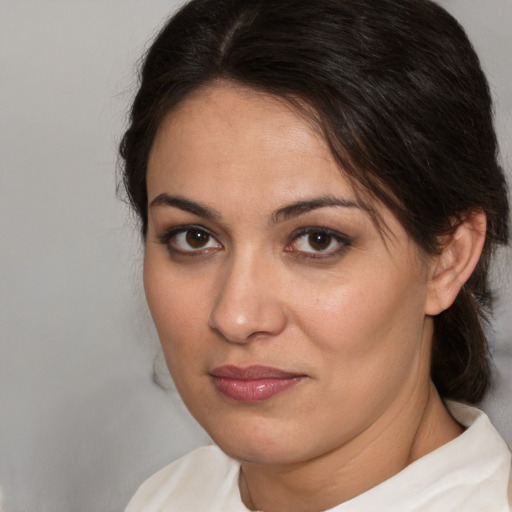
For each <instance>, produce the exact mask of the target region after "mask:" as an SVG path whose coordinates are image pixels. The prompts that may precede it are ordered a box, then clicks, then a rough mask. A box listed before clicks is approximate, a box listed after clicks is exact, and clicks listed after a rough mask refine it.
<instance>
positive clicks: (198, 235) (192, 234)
mask: <svg viewBox="0 0 512 512" xmlns="http://www.w3.org/2000/svg"><path fill="white" fill-rule="evenodd" d="M186 239H187V243H188V245H190V247H193V248H194V249H199V248H201V247H203V246H204V245H206V244H207V243H208V240H209V239H210V235H209V234H208V233H205V232H204V231H199V230H198V229H193V230H190V231H187V235H186Z"/></svg>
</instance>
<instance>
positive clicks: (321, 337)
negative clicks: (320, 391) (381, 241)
mask: <svg viewBox="0 0 512 512" xmlns="http://www.w3.org/2000/svg"><path fill="white" fill-rule="evenodd" d="M425 290H426V287H425V286H424V285H422V284H421V282H419V281H418V280H417V278H416V277H415V276H413V275H412V274H409V275H403V274H402V275H401V274H400V273H399V272H395V271H393V272H391V271H389V272H388V273H387V274H386V273H385V269H380V271H376V272H369V271H368V272H366V273H359V274H358V278H357V279H353V278H352V276H346V279H344V281H343V282H332V283H331V284H330V285H329V287H323V289H322V290H311V293H310V296H312V297H315V299H314V300H301V301H300V302H298V305H297V309H296V314H295V319H296V322H297V323H298V324H299V325H300V329H301V330H302V331H304V332H306V333H307V334H308V338H309V340H311V341H312V342H313V343H314V344H316V345H317V349H318V351H319V352H320V353H321V354H322V357H323V358H324V359H325V361H324V362H326V364H330V361H333V362H334V361H335V363H333V364H335V365H336V366H337V367H339V368H340V369H342V371H341V372H340V373H344V374H345V375H348V374H350V375H352V376H353V377H354V378H356V374H357V379H358V380H361V379H362V380H364V379H365V378H366V377H368V378H371V379H373V380H375V379H378V378H379V376H380V378H381V379H382V380H384V379H387V378H389V375H394V376H396V377H397V378H399V377H400V375H402V376H403V374H404V373H406V372H407V371H408V369H409V365H410V364H411V361H412V360H413V359H414V358H415V356H416V354H418V353H419V351H420V349H421V345H422V340H423V328H424V303H425V297H426V291H425Z"/></svg>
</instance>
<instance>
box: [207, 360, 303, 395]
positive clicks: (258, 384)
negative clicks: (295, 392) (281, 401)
mask: <svg viewBox="0 0 512 512" xmlns="http://www.w3.org/2000/svg"><path fill="white" fill-rule="evenodd" d="M210 375H211V377H212V378H213V383H214V385H215V387H216V389H217V391H219V392H220V393H222V394H223V395H224V396H226V397H227V398H230V399H231V400H234V401H236V402H248V403H253V402H264V401H266V400H269V399H271V398H273V397H274V396H276V395H278V394H280V393H282V392H284V391H286V390H288V389H290V388H292V387H294V386H295V385H297V384H299V382H301V381H303V380H304V379H306V378H307V375H302V374H297V373H291V372H287V371H284V370H280V369H278V368H272V367H269V366H249V367H246V368H239V367H237V366H232V365H226V366H219V367H218V368H215V369H214V370H212V371H211V372H210Z"/></svg>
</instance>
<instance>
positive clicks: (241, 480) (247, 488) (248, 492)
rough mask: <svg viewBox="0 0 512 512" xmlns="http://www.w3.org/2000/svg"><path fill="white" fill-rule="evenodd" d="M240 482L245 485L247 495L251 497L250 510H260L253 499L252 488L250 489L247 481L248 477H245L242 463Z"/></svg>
mask: <svg viewBox="0 0 512 512" xmlns="http://www.w3.org/2000/svg"><path fill="white" fill-rule="evenodd" d="M240 484H241V487H242V486H243V488H244V490H245V491H246V493H247V497H248V498H249V504H248V505H249V509H250V510H258V509H257V508H256V505H255V504H254V500H253V499H252V495H251V490H250V489H249V484H248V483H247V478H246V477H245V473H244V470H243V468H242V465H240Z"/></svg>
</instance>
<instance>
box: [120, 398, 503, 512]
mask: <svg viewBox="0 0 512 512" xmlns="http://www.w3.org/2000/svg"><path fill="white" fill-rule="evenodd" d="M447 405H448V408H449V409H450V412H451V413H452V415H453V416H454V417H455V418H456V419H457V421H459V423H461V424H462V425H464V426H465V427H467V430H466V431H465V432H464V433H463V434H461V435H460V436H459V437H457V438H456V439H454V440H453V441H451V442H449V443H447V444H445V445H444V446H441V447H440V448H438V449H437V450H435V451H433V452H431V453H429V454H428V455H426V456H425V457H422V458H421V459H419V460H417V461H416V462H413V463H412V464H410V465H409V466H407V467H406V468H405V469H404V470H403V471H401V472H400V473H398V474H396V475H395V476H393V477H391V478H389V479H388V480H386V481H385V482H382V483H381V484H379V485H377V486H375V487H373V488H372V489H370V490H368V491H366V492H364V493H363V494H360V495H359V496H356V497H355V498H353V499H351V500H349V501H346V502H345V503H342V504H341V505H338V506H336V507H334V508H332V509H329V512H375V511H379V512H510V511H511V510H512V505H511V503H512V497H511V496H510V493H511V484H512V480H511V454H510V451H509V449H508V447H507V445H506V444H505V442H504V441H503V439H502V438H501V437H500V435H499V434H498V432H496V430H495V429H494V427H493V426H492V425H491V422H490V421H489V418H488V417H487V416H486V414H485V413H484V412H482V411H480V410H479V409H476V408H474V407H469V406H467V405H462V404H459V403H454V402H449V403H448V404H447ZM239 469H240V463H239V462H238V461H236V460H233V459H231V458H229V457H228V456H227V455H225V454H224V453H223V452H222V451H221V450H220V449H219V448H218V447H217V446H205V447H203V448H199V449H197V450H195V451H193V452H191V453H189V454H188V455H185V457H183V458H181V459H179V460H177V461H175V462H173V463H172V464H170V465H168V466H166V467H165V468H163V469H162V470H160V471H159V472H158V473H155V474H154V475H153V476H152V477H150V478H149V479H148V480H147V481H146V482H145V483H144V484H143V485H142V486H141V487H140V488H139V490H138V491H137V493H136V494H135V496H134V497H133V498H132V500H131V502H130V504H129V505H128V508H127V509H126V511H125V512H247V511H248V509H247V508H246V507H245V506H244V504H243V503H242V501H241V499H240V491H239V489H238V473H239ZM507 489H508V494H509V496H508V497H507Z"/></svg>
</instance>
